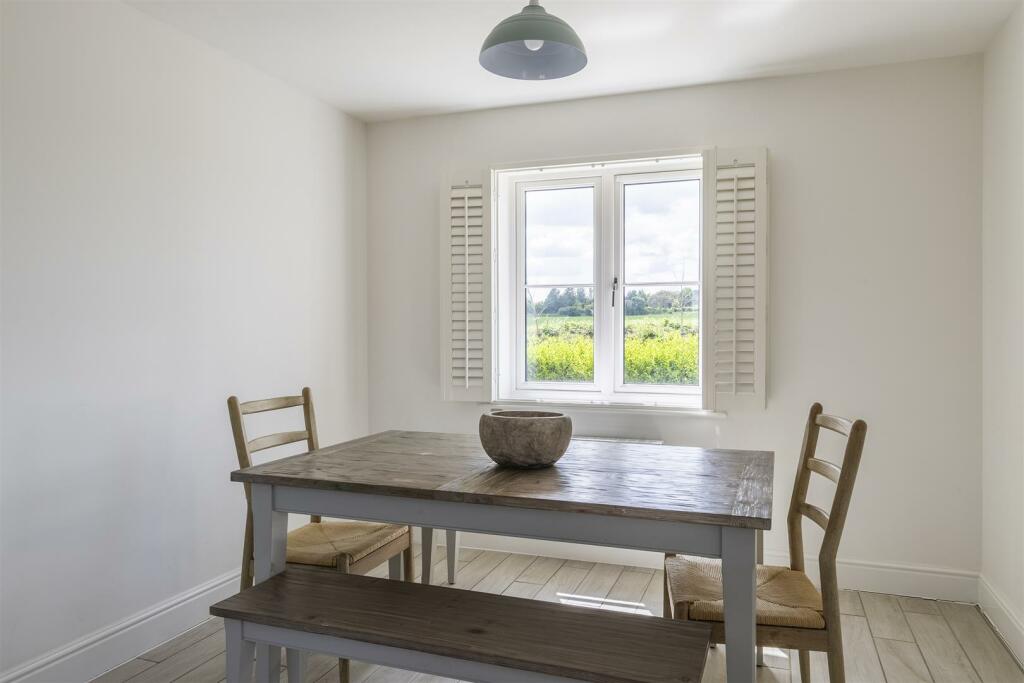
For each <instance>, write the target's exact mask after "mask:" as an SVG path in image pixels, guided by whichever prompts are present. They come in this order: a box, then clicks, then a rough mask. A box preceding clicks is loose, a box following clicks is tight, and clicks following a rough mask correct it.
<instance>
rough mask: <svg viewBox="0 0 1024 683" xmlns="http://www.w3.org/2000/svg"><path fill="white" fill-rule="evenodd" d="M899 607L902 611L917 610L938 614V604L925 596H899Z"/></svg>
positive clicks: (923, 612)
mask: <svg viewBox="0 0 1024 683" xmlns="http://www.w3.org/2000/svg"><path fill="white" fill-rule="evenodd" d="M900 607H902V608H903V611H904V612H918V613H920V614H938V613H939V606H938V604H936V602H935V601H934V600H928V599H927V598H904V597H901V598H900Z"/></svg>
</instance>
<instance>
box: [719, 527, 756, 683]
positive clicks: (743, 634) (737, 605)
mask: <svg viewBox="0 0 1024 683" xmlns="http://www.w3.org/2000/svg"><path fill="white" fill-rule="evenodd" d="M755 545H756V541H755V535H754V530H753V529H741V528H738V527H722V590H723V595H722V597H723V599H724V600H725V643H726V648H725V673H726V676H727V678H728V680H729V683H749V682H750V681H753V680H754V679H755V677H756V671H755V668H756V666H755V662H756V656H755V652H754V651H755V649H756V638H755V634H756V621H755V614H756V613H755V609H756V602H755V600H756V597H755V596H756V592H755V574H754V572H755V565H756V559H757V551H756V548H755Z"/></svg>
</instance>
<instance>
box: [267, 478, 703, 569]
mask: <svg viewBox="0 0 1024 683" xmlns="http://www.w3.org/2000/svg"><path fill="white" fill-rule="evenodd" d="M260 486H270V485H267V484H254V485H253V488H254V489H256V488H258V487H260ZM272 488H273V503H272V505H273V509H274V510H275V511H278V512H293V513H302V514H311V515H323V516H325V517H340V518H344V519H358V520H366V521H373V522H392V523H396V524H409V525H411V526H425V527H435V528H441V529H456V530H459V531H471V532H479V533H484V534H496V535H501V536H516V537H520V538H535V539H541V540H545V541H563V542H568V543H582V544H586V545H600V546H610V547H615V548H631V549H635V550H651V551H655V552H666V553H673V552H680V551H685V552H686V553H687V554H691V555H704V556H707V557H721V555H722V527H721V526H719V525H716V524H698V523H694V522H670V521H664V520H654V519H640V518H634V517H616V516H611V515H600V514H596V513H592V512H577V511H571V512H570V511H558V510H537V509H532V508H522V507H512V506H507V505H491V504H484V503H459V502H451V501H443V500H430V499H419V498H406V497H403V496H389V495H380V494H369V493H355V492H351V491H336V490H326V489H310V488H302V487H296V486H282V485H278V484H274V485H272Z"/></svg>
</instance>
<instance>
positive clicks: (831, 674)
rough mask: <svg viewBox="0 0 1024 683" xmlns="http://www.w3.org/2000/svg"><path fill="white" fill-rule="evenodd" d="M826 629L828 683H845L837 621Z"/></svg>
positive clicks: (844, 668)
mask: <svg viewBox="0 0 1024 683" xmlns="http://www.w3.org/2000/svg"><path fill="white" fill-rule="evenodd" d="M832 623H833V624H835V626H834V627H830V628H829V629H828V678H829V683H845V681H846V667H845V665H844V662H843V632H842V627H841V626H840V622H839V620H838V619H836V620H835V621H833V622H832Z"/></svg>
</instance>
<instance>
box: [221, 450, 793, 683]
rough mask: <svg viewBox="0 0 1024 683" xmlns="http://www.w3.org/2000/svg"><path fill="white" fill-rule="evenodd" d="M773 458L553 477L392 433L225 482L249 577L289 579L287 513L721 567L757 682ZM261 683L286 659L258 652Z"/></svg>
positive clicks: (747, 669) (567, 466)
mask: <svg viewBox="0 0 1024 683" xmlns="http://www.w3.org/2000/svg"><path fill="white" fill-rule="evenodd" d="M773 465H774V455H773V453H771V452H766V451H746V450H723V449H704V448H689V447H678V446H664V445H657V444H649V443H622V442H605V441H592V440H573V441H572V443H571V444H570V446H569V449H568V451H567V452H566V453H565V455H564V456H563V457H562V459H561V460H559V461H558V463H557V464H556V465H555V466H553V467H549V468H545V469H533V470H518V469H508V468H502V467H498V466H496V465H495V464H494V463H493V462H491V460H490V459H489V458H488V457H487V455H486V454H485V453H484V451H483V448H482V447H481V445H480V440H479V438H478V437H477V436H476V435H473V434H444V433H434V432H410V431H387V432H381V433H379V434H373V435H371V436H367V437H365V438H361V439H355V440H353V441H347V442H345V443H340V444H337V445H334V446H328V447H326V448H321V449H319V450H316V451H312V452H310V453H306V454H303V455H297V456H293V457H289V458H283V459H280V460H275V461H273V462H268V463H265V464H262V465H257V466H255V467H250V468H247V469H244V470H238V471H235V472H233V473H232V474H231V479H232V481H236V482H244V483H247V484H249V485H250V486H251V487H252V504H253V506H252V507H253V524H254V527H253V528H254V557H255V577H256V581H257V582H261V581H264V580H266V579H268V578H270V577H271V576H273V575H274V574H277V573H278V572H281V571H284V569H285V553H286V542H287V533H288V513H302V514H311V515H322V516H324V517H340V518H345V519H358V520H369V521H379V522H394V523H402V524H408V525H411V526H420V527H426V528H444V529H456V530H460V531H472V532H480V533H485V534H499V535H505V536H517V537H523V538H536V539H544V540H551V541H564V542H570V543H583V544H588V545H598V546H611V547H616V548H632V549H637V550H649V551H656V552H662V553H685V554H690V555H702V556H707V557H720V558H721V559H722V575H723V597H724V601H725V635H726V641H727V642H728V647H727V648H726V671H727V676H728V680H729V681H730V682H731V683H749V682H750V681H753V680H754V678H755V665H756V655H755V603H756V600H755V566H756V534H757V531H758V530H765V529H770V528H771V516H772V473H773ZM257 652H258V656H257V667H258V671H257V674H258V676H259V678H258V680H277V675H278V671H279V660H280V652H279V651H277V652H276V653H275V652H270V651H268V649H267V648H266V647H263V648H258V649H257Z"/></svg>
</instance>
